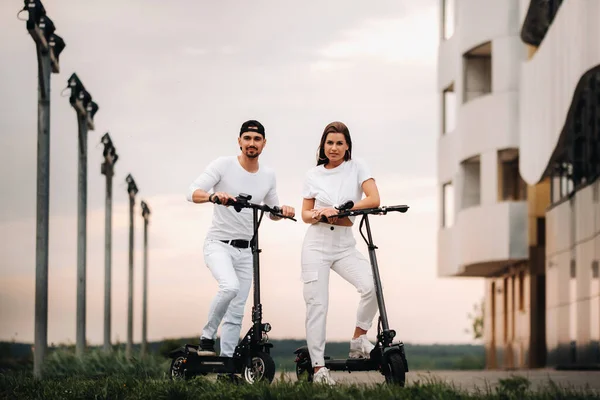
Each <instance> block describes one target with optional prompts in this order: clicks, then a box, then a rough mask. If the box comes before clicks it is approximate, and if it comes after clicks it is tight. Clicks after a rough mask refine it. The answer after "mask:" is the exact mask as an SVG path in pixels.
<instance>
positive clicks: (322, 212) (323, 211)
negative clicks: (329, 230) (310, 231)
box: [313, 208, 339, 224]
mask: <svg viewBox="0 0 600 400" xmlns="http://www.w3.org/2000/svg"><path fill="white" fill-rule="evenodd" d="M314 212H315V213H316V220H317V221H321V220H323V219H325V221H326V222H329V223H331V224H335V222H336V221H337V217H336V215H337V214H338V213H339V211H338V210H336V209H335V208H320V209H318V210H314ZM313 215H315V214H313ZM323 217H326V218H323ZM313 218H314V217H313ZM325 221H324V222H325Z"/></svg>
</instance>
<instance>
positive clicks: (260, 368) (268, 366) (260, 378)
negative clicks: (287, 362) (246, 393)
mask: <svg viewBox="0 0 600 400" xmlns="http://www.w3.org/2000/svg"><path fill="white" fill-rule="evenodd" d="M250 364H251V366H250V367H248V366H245V367H244V379H245V380H246V382H248V383H251V384H253V383H257V382H268V383H271V382H272V381H273V378H274V377H275V361H273V359H272V358H271V356H270V355H269V354H267V353H263V352H261V351H259V352H257V353H255V354H253V355H252V361H251V363H250Z"/></svg>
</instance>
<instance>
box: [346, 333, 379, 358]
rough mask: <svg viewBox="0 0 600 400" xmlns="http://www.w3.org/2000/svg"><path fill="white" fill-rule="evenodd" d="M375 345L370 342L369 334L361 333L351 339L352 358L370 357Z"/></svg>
mask: <svg viewBox="0 0 600 400" xmlns="http://www.w3.org/2000/svg"><path fill="white" fill-rule="evenodd" d="M374 348H375V345H374V344H373V343H371V342H369V339H367V335H360V336H359V337H357V338H356V339H352V340H350V358H370V356H371V350H373V349H374Z"/></svg>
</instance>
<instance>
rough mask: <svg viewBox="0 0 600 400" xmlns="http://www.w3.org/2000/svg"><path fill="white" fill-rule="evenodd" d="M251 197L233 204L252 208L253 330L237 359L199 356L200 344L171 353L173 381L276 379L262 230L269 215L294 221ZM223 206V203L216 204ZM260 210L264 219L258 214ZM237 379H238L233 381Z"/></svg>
mask: <svg viewBox="0 0 600 400" xmlns="http://www.w3.org/2000/svg"><path fill="white" fill-rule="evenodd" d="M251 199H252V196H251V195H248V194H244V193H241V194H240V195H238V196H237V197H236V201H235V202H233V201H231V200H230V201H229V202H228V204H226V205H231V206H232V207H233V208H234V209H235V210H236V211H237V212H240V211H241V210H242V209H244V208H249V209H252V214H253V216H252V219H253V228H254V235H253V237H252V240H251V241H250V247H251V249H252V258H253V275H254V276H253V281H254V305H253V307H252V327H251V328H250V329H249V330H248V333H247V334H246V335H245V336H244V338H243V339H242V340H241V342H240V343H239V344H238V345H237V346H236V348H235V351H234V354H233V357H221V356H205V355H201V356H200V355H198V347H199V346H198V345H193V344H186V345H185V346H182V347H180V348H178V349H176V350H173V351H172V352H171V353H169V356H170V357H171V358H172V361H171V368H170V377H171V379H189V378H192V377H193V376H197V375H207V374H209V373H222V374H229V375H231V376H232V377H233V374H240V375H242V376H243V378H244V379H245V380H246V382H248V383H256V382H260V381H263V382H268V383H271V382H272V381H273V378H274V377H275V362H274V361H273V358H272V357H271V356H270V354H269V353H270V349H271V348H272V347H273V344H272V343H269V338H268V336H267V333H268V332H269V331H270V330H271V324H269V323H263V322H262V304H261V303H260V263H259V258H260V257H259V254H260V253H261V251H262V250H260V249H259V247H258V228H259V226H260V223H261V221H262V217H263V215H264V213H265V212H270V213H272V214H273V215H276V216H278V217H281V218H286V219H291V220H293V221H296V219H294V218H292V217H286V216H284V215H282V214H281V209H280V208H279V207H269V206H267V205H265V204H254V203H250V200H251ZM215 203H216V204H221V203H220V201H218V198H217V201H215ZM259 211H260V217H259V215H258V213H259ZM232 380H234V379H232Z"/></svg>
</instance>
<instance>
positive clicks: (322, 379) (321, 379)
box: [313, 367, 335, 385]
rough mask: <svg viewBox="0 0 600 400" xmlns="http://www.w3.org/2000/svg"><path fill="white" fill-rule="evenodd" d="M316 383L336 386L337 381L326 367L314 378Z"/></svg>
mask: <svg viewBox="0 0 600 400" xmlns="http://www.w3.org/2000/svg"><path fill="white" fill-rule="evenodd" d="M313 382H314V383H325V384H327V385H335V381H334V380H333V378H332V377H331V375H329V370H328V369H327V368H325V367H323V368H320V369H319V370H318V371H317V372H316V373H315V375H314V376H313Z"/></svg>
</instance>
